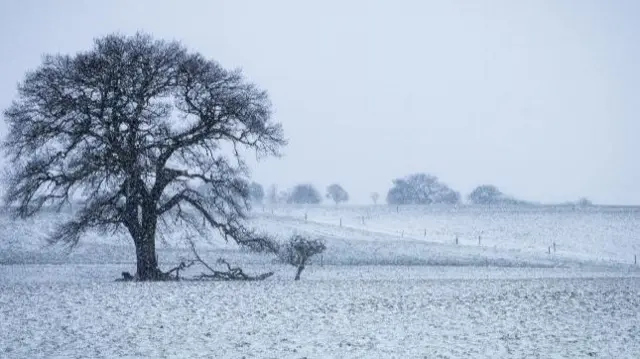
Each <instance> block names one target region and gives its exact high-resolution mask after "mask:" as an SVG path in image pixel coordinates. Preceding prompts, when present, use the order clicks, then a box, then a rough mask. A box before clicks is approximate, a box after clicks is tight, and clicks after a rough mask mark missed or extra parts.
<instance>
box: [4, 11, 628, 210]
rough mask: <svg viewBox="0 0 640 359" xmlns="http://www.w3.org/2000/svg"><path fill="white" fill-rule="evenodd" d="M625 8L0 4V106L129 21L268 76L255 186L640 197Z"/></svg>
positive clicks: (359, 195) (615, 200)
mask: <svg viewBox="0 0 640 359" xmlns="http://www.w3.org/2000/svg"><path fill="white" fill-rule="evenodd" d="M639 16H640V3H638V2H633V1H622V0H620V1H612V2H602V1H595V0H592V1H577V0H575V1H551V0H549V1H531V2H524V1H523V2H510V1H477V2H472V1H447V2H421V1H401V2H394V3H391V2H381V1H378V2H365V1H358V2H350V3H342V2H339V1H325V2H317V3H311V2H304V3H303V2H296V1H273V2H268V3H267V2H257V1H254V2H251V1H225V2H221V1H210V2H209V1H191V2H184V3H179V2H170V1H153V2H152V1H138V2H135V3H130V2H125V1H121V0H119V1H112V2H109V3H97V2H96V3H86V2H80V1H64V2H63V1H50V2H38V1H35V0H28V1H22V2H13V3H4V4H2V5H0V30H1V31H0V47H1V48H3V49H4V50H5V51H4V53H5V56H4V57H2V58H1V59H0V79H2V81H0V108H1V109H2V110H4V109H6V108H7V106H8V105H9V104H10V102H11V101H12V100H13V99H15V98H16V95H17V93H16V84H17V82H18V81H21V80H22V79H23V78H24V75H25V72H26V71H28V70H30V69H33V68H35V67H37V66H38V65H39V64H40V61H41V55H42V54H45V53H71V54H72V53H75V52H77V51H83V50H87V49H89V48H90V47H91V46H92V41H93V39H94V38H96V37H100V36H104V35H107V34H109V33H113V32H118V33H123V34H133V33H135V32H136V31H144V32H147V33H149V34H152V35H153V36H155V37H156V38H161V39H166V40H173V39H175V40H180V41H182V42H183V43H184V44H185V45H186V46H187V47H188V48H189V49H190V50H191V51H197V52H200V53H202V54H203V55H204V56H206V57H208V58H212V59H215V60H217V61H219V62H220V63H221V64H222V65H223V66H224V67H226V68H235V67H241V68H243V70H244V73H245V75H246V76H247V77H248V78H249V79H250V80H251V81H253V82H255V83H256V84H257V85H258V86H260V87H261V88H264V89H266V90H267V91H268V92H269V94H270V97H271V100H272V102H273V106H274V110H275V112H274V120H276V121H278V122H281V123H282V124H283V126H284V131H285V136H286V137H287V138H288V139H289V145H288V146H287V147H286V148H285V149H284V157H283V158H280V159H268V160H265V161H261V162H260V163H255V161H253V160H252V161H250V163H251V164H252V168H253V179H254V180H255V181H257V182H259V183H261V184H262V185H263V186H264V187H265V189H267V188H268V187H269V185H270V184H272V183H275V184H277V185H278V187H279V189H286V188H289V187H291V186H293V185H295V184H298V183H312V184H314V185H315V186H316V187H317V188H318V189H319V190H320V191H321V192H322V193H324V191H325V189H326V187H327V186H328V185H329V184H331V183H334V182H335V183H340V184H341V185H342V186H343V187H344V188H345V189H346V190H347V191H348V192H349V194H350V197H351V203H352V204H366V203H370V202H371V200H370V198H369V194H370V193H371V192H374V191H375V192H379V193H380V195H381V198H380V200H381V201H384V196H385V194H386V192H387V190H388V189H389V188H390V187H391V185H392V183H391V181H392V180H393V179H395V178H399V177H404V176H406V175H409V174H412V173H416V172H425V173H429V174H433V175H435V176H437V177H438V178H439V179H440V180H441V181H443V182H444V183H446V184H447V185H449V186H450V187H452V188H453V189H455V190H457V191H460V192H461V194H462V195H463V196H466V195H467V194H468V193H469V192H470V191H471V190H472V189H473V188H474V187H476V186H477V185H481V184H493V185H496V186H498V187H499V188H500V189H501V190H502V191H503V192H505V193H506V194H508V195H511V196H513V197H516V198H518V199H524V200H529V201H534V202H542V203H560V202H566V201H575V200H577V199H579V198H580V197H586V198H589V199H590V200H592V201H593V202H594V203H597V204H620V205H632V204H640V188H639V187H638V185H637V183H636V182H638V180H639V179H640V164H639V163H638V161H637V160H636V158H635V155H636V154H638V153H640V143H639V142H638V141H636V139H635V137H636V136H638V135H640V121H638V120H636V119H635V117H636V115H637V110H638V107H639V106H640V103H639V102H638V101H637V99H636V97H637V94H638V93H640V68H638V66H637V64H638V63H639V62H640V61H639V60H640V44H639V43H638V42H637V39H638V38H640V25H638V24H637V21H636V19H637V18H639ZM6 133H7V127H6V125H5V123H4V121H0V137H2V138H4V136H5V135H6ZM0 164H2V165H5V164H6V161H4V160H3V159H2V158H1V155H0ZM325 201H326V200H325Z"/></svg>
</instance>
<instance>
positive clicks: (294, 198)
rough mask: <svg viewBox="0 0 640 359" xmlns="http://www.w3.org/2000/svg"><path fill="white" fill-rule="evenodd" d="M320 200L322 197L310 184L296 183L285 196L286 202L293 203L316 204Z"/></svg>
mask: <svg viewBox="0 0 640 359" xmlns="http://www.w3.org/2000/svg"><path fill="white" fill-rule="evenodd" d="M320 202H322V197H321V196H320V193H319V192H318V190H317V189H316V188H315V187H313V185H311V184H299V185H296V186H295V187H293V189H292V190H291V192H290V193H289V196H288V198H287V203H295V204H318V203H320Z"/></svg>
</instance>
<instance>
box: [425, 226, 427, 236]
mask: <svg viewBox="0 0 640 359" xmlns="http://www.w3.org/2000/svg"><path fill="white" fill-rule="evenodd" d="M424 236H425V237H426V236H427V229H426V228H425V229H424Z"/></svg>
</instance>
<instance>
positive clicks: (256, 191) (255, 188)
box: [249, 182, 264, 203]
mask: <svg viewBox="0 0 640 359" xmlns="http://www.w3.org/2000/svg"><path fill="white" fill-rule="evenodd" d="M249 196H250V197H251V200H252V201H253V202H256V203H262V201H263V200H264V188H262V185H261V184H260V183H258V182H251V185H250V186H249Z"/></svg>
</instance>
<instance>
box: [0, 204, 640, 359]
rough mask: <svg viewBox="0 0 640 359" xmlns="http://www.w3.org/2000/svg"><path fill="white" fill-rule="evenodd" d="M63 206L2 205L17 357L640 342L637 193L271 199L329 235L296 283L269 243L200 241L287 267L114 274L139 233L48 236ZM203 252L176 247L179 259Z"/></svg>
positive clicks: (0, 346)
mask: <svg viewBox="0 0 640 359" xmlns="http://www.w3.org/2000/svg"><path fill="white" fill-rule="evenodd" d="M305 214H306V217H307V218H306V220H305ZM363 217H364V222H363ZM59 220H60V216H59V215H54V214H43V215H42V216H40V217H38V218H35V219H32V220H29V221H26V222H15V221H11V220H10V219H9V218H8V217H6V216H3V215H0V229H2V231H0V358H4V357H7V358H56V357H65V358H67V357H71V358H73V357H92V358H100V357H105V358H106V357H108V358H112V357H132V358H134V357H135V358H140V357H153V358H163V357H167V358H169V357H170V358H178V357H224V358H241V357H247V358H250V357H256V358H303V357H307V358H325V357H334V358H335V357H362V358H380V357H384V358H394V357H397V358H407V357H410V358H422V357H426V358H432V357H435V358H437V357H442V358H460V357H472V358H501V357H508V358H525V357H541V358H555V357H558V358H580V357H598V358H638V357H640V341H638V340H637V339H638V338H640V317H639V316H638V315H637V308H640V267H639V266H636V265H633V258H632V257H633V254H634V253H637V252H640V242H639V241H638V239H639V238H640V226H639V225H638V224H640V211H638V210H637V209H633V208H622V209H611V208H604V209H602V208H601V209H581V210H574V209H572V208H555V209H550V208H538V209H521V210H517V211H514V210H498V209H496V210H489V211H486V210H483V211H481V210H478V209H474V208H466V209H454V208H447V209H425V208H400V209H399V212H396V208H393V207H386V206H379V207H376V208H374V207H350V208H332V207H312V208H295V207H285V208H282V207H280V208H273V209H271V208H265V209H264V210H263V209H261V208H258V209H257V210H256V211H254V218H253V220H252V224H253V225H254V226H256V227H257V228H260V229H263V230H266V231H269V232H271V233H274V234H276V235H277V236H279V237H280V238H286V237H287V236H288V235H290V234H292V233H305V234H310V235H315V236H321V237H323V238H325V239H326V240H327V244H328V249H327V252H326V253H325V254H324V255H323V256H322V258H317V259H316V260H315V262H314V264H313V265H312V266H310V267H308V268H307V269H306V270H305V272H303V275H302V281H300V282H293V281H292V280H291V279H292V277H293V275H294V269H293V268H292V267H287V266H282V265H279V264H275V263H274V262H273V258H272V257H270V256H262V255H255V254H248V253H245V252H243V251H240V250H239V249H238V248H237V247H236V246H234V245H232V244H225V243H223V242H222V241H220V240H217V239H213V240H212V241H211V242H209V243H202V244H201V248H202V255H203V256H205V257H206V258H208V259H209V260H210V261H212V262H213V261H215V259H216V258H218V257H224V258H226V259H227V260H229V261H230V262H232V264H239V265H242V266H243V267H244V268H245V271H246V272H248V273H252V274H253V273H260V272H266V271H275V275H274V276H273V277H272V278H269V279H268V280H266V281H264V282H256V283H196V282H180V283H121V282H114V281H113V279H114V278H115V277H116V276H118V275H119V273H120V272H121V271H123V270H128V271H131V272H134V271H135V266H134V261H133V259H134V258H133V250H132V248H131V245H130V243H129V241H128V240H127V239H126V238H115V239H113V238H107V237H103V236H97V235H92V236H90V238H88V239H87V240H86V241H84V242H83V243H82V244H81V245H80V246H79V247H78V248H77V249H76V250H75V251H74V252H72V253H71V254H70V255H68V256H67V255H65V254H64V253H62V252H61V251H60V249H59V248H43V242H42V241H43V238H44V236H45V234H46V233H47V231H49V230H50V229H51V228H53V225H54V224H55V223H56V222H57V221H59ZM340 221H342V225H340ZM425 229H426V233H425ZM456 236H457V237H458V242H459V243H458V244H455V237H456ZM478 236H480V239H481V240H480V244H478V238H477V237H478ZM553 242H555V243H556V251H555V252H553V251H552V253H551V254H549V253H548V248H549V246H551V245H552V244H553ZM187 255H188V252H187V251H186V250H185V249H184V246H182V245H181V242H180V241H179V240H177V239H176V238H173V239H172V238H169V243H167V244H166V245H161V246H160V251H159V256H160V261H161V263H162V264H163V265H164V266H165V268H166V267H168V266H169V265H171V264H172V263H175V262H177V261H178V260H179V259H180V258H181V257H183V256H187ZM194 273H197V272H194Z"/></svg>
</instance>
